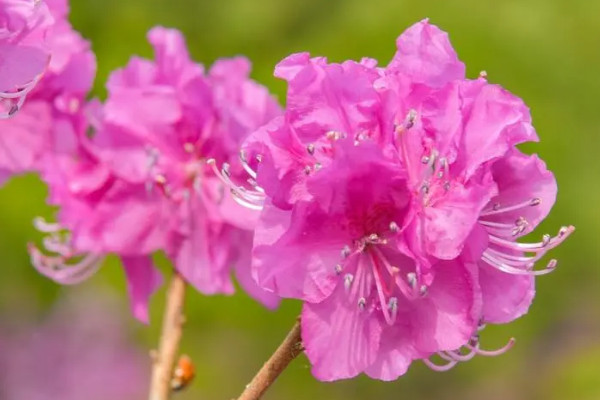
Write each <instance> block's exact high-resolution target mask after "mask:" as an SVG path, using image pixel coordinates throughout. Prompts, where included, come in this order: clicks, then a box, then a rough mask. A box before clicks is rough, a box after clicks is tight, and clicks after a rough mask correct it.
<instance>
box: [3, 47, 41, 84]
mask: <svg viewBox="0 0 600 400" xmlns="http://www.w3.org/2000/svg"><path fill="white" fill-rule="evenodd" d="M48 60H49V56H48V53H47V52H45V51H43V50H41V49H39V48H35V47H27V46H14V45H10V44H0V92H7V91H11V90H14V89H16V88H17V87H20V86H25V85H26V84H28V83H30V82H31V81H33V80H34V79H35V78H36V77H37V76H38V75H40V74H41V73H42V72H43V71H44V68H46V65H47V64H48Z"/></svg>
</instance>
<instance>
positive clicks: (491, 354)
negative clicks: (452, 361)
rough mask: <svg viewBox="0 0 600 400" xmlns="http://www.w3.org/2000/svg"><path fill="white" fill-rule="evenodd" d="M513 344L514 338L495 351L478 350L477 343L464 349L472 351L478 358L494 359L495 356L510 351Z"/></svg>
mask: <svg viewBox="0 0 600 400" xmlns="http://www.w3.org/2000/svg"><path fill="white" fill-rule="evenodd" d="M515 342H516V339H515V338H510V339H509V340H508V343H506V344H505V345H504V346H502V347H501V348H499V349H497V350H482V349H481V348H479V342H477V343H476V345H475V346H473V345H472V344H467V345H466V347H467V348H469V349H470V350H473V351H474V352H475V353H477V354H478V355H480V356H484V357H496V356H499V355H501V354H504V353H506V352H507V351H509V350H510V349H512V348H513V346H514V345H515Z"/></svg>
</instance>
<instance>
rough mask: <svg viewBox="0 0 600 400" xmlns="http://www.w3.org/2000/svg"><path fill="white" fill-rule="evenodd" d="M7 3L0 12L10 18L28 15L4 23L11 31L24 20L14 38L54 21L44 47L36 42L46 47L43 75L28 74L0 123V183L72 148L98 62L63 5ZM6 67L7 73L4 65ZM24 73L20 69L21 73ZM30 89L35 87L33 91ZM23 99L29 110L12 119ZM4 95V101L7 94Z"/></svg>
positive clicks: (24, 0) (60, 1) (59, 1)
mask: <svg viewBox="0 0 600 400" xmlns="http://www.w3.org/2000/svg"><path fill="white" fill-rule="evenodd" d="M6 2H8V3H11V4H12V5H11V6H6V7H2V8H0V9H1V10H2V12H4V13H8V14H9V15H10V14H11V13H17V11H18V12H20V13H24V12H25V10H28V13H27V14H26V15H27V19H25V17H24V16H23V15H21V18H16V17H15V16H14V15H13V19H15V20H16V21H15V22H11V20H8V21H7V26H8V27H12V28H13V29H15V28H16V27H18V26H19V24H17V21H21V22H22V23H24V22H23V21H28V24H27V25H25V26H21V30H22V31H21V33H20V34H19V36H18V37H20V36H22V35H24V34H25V33H24V31H23V29H25V27H29V28H30V29H33V28H34V27H39V26H40V25H41V24H42V22H41V21H45V19H43V18H42V16H46V13H47V14H48V18H50V19H51V20H52V21H53V22H52V24H50V25H49V26H47V27H46V29H44V31H43V32H44V37H43V39H44V40H43V42H40V40H37V41H36V42H35V43H37V44H38V45H40V46H41V45H42V44H43V46H44V53H43V54H44V59H43V60H44V63H43V67H44V68H45V71H44V73H43V75H41V74H40V72H41V70H40V71H39V72H36V74H37V75H36V78H35V79H34V78H33V75H32V78H31V79H29V81H28V82H29V83H28V85H26V87H22V88H21V89H20V90H18V91H17V92H15V93H13V94H11V95H10V96H12V97H10V99H12V100H15V101H17V100H16V99H17V97H15V96H20V97H19V99H18V103H17V104H14V105H13V106H14V108H13V109H12V110H13V111H11V112H10V114H11V118H10V119H7V120H0V130H1V131H2V135H0V144H1V146H0V182H1V181H4V180H6V179H7V178H8V177H10V176H11V175H13V174H16V173H22V172H29V171H41V170H43V168H44V167H45V166H46V165H47V164H48V163H49V162H50V160H49V159H48V157H49V156H50V155H51V154H52V153H54V152H56V151H59V152H62V151H64V149H65V148H66V147H71V146H73V145H74V144H73V143H74V136H75V135H76V132H78V131H81V130H84V129H85V128H84V126H85V125H86V121H85V118H84V116H83V108H84V107H85V97H86V95H87V94H88V92H89V90H90V89H91V87H92V83H93V80H94V76H95V73H96V59H95V56H94V54H93V53H92V51H91V50H90V44H89V42H87V41H86V40H84V39H83V38H82V37H81V36H80V35H79V33H77V32H76V31H75V30H73V28H72V27H71V25H70V24H69V22H68V21H67V17H68V4H67V0H52V1H47V2H46V3H42V2H39V1H33V0H31V1H30V0H10V1H8V0H7V1H6ZM17 15H20V14H18V13H17ZM37 30H38V31H39V30H40V28H38V29H37ZM31 35H32V34H29V36H27V37H30V36H31ZM38 39H39V38H38ZM31 40H33V39H31ZM26 48H27V49H30V47H26ZM40 51H41V50H40ZM49 55H50V57H49ZM0 57H2V56H0ZM48 59H49V61H48ZM6 60H7V61H9V60H10V62H11V63H12V62H15V63H20V64H18V65H27V66H31V67H33V66H34V64H32V63H31V62H25V61H23V60H21V59H19V58H15V56H8V58H6ZM5 67H7V68H9V66H8V65H5ZM40 67H42V66H41V65H40ZM25 70H27V69H26V68H25V69H22V68H20V69H19V71H21V72H23V71H25ZM0 76H3V77H6V76H10V75H9V74H7V75H4V74H3V72H2V71H1V70H0ZM23 82H25V81H23ZM14 83H15V82H13V85H14ZM34 84H37V85H36V86H35V87H34ZM25 94H27V107H23V109H22V110H21V111H20V112H19V113H17V114H15V112H16V111H17V110H18V109H19V108H20V107H21V106H22V105H23V101H24V99H25ZM4 95H6V96H8V94H7V93H5V94H4ZM1 96H2V95H0V97H1Z"/></svg>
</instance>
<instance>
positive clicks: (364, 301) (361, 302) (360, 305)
mask: <svg viewBox="0 0 600 400" xmlns="http://www.w3.org/2000/svg"><path fill="white" fill-rule="evenodd" d="M366 305H367V299H365V298H364V297H361V298H359V299H358V308H359V309H360V311H363V310H364V309H365V306H366Z"/></svg>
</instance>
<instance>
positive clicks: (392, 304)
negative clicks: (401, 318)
mask: <svg viewBox="0 0 600 400" xmlns="http://www.w3.org/2000/svg"><path fill="white" fill-rule="evenodd" d="M388 308H389V309H390V311H392V312H394V311H396V310H398V299H397V298H396V297H390V300H389V301H388Z"/></svg>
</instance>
